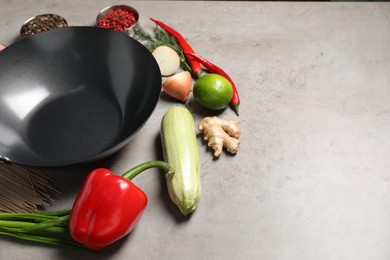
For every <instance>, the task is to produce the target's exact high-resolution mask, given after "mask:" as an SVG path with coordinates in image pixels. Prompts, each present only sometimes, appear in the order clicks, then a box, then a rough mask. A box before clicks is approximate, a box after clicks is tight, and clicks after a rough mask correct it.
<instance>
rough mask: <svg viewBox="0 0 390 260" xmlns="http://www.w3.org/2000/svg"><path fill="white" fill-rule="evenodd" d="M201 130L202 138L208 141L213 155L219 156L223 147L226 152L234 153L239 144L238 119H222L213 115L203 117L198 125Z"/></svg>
mask: <svg viewBox="0 0 390 260" xmlns="http://www.w3.org/2000/svg"><path fill="white" fill-rule="evenodd" d="M198 129H199V131H200V132H203V139H204V140H205V141H207V142H208V144H207V145H208V147H211V148H212V149H213V151H214V157H219V156H220V155H221V153H222V149H223V147H225V148H226V149H227V150H228V152H230V153H233V154H234V153H236V152H237V151H238V149H239V146H240V140H238V138H239V137H240V129H239V128H238V121H232V120H224V119H221V118H218V117H216V116H214V117H205V118H204V119H203V120H202V121H201V122H200V123H199V125H198Z"/></svg>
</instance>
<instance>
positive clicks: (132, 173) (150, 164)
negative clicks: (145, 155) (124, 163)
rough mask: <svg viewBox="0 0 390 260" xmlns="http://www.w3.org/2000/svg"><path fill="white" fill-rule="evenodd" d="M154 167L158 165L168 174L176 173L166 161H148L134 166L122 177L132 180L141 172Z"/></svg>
mask: <svg viewBox="0 0 390 260" xmlns="http://www.w3.org/2000/svg"><path fill="white" fill-rule="evenodd" d="M153 167H158V168H160V169H162V170H163V171H164V172H165V174H166V176H172V175H173V174H174V171H173V169H172V167H171V166H170V165H169V164H168V163H166V162H164V161H148V162H144V163H141V164H140V165H138V166H135V167H134V168H131V169H130V170H128V171H127V172H125V173H124V174H122V177H123V178H126V179H128V180H129V181H131V180H132V179H133V178H134V177H135V176H137V175H138V174H140V173H141V172H143V171H145V170H147V169H149V168H153Z"/></svg>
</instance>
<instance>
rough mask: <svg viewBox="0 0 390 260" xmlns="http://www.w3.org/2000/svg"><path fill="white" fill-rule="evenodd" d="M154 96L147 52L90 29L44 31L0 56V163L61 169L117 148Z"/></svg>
mask: <svg viewBox="0 0 390 260" xmlns="http://www.w3.org/2000/svg"><path fill="white" fill-rule="evenodd" d="M160 91H161V76H160V70H159V68H158V65H157V63H156V61H155V60H154V58H153V56H152V55H151V54H150V53H149V51H148V50H147V49H146V48H145V47H144V46H142V44H140V43H139V42H137V41H136V40H134V39H132V38H130V37H128V36H126V35H124V34H122V33H118V32H114V31H111V30H106V29H99V28H95V27H69V28H64V29H55V30H50V31H46V32H43V33H40V34H37V35H34V36H31V37H28V38H26V39H23V40H21V41H19V42H16V43H14V44H13V45H11V46H9V47H8V48H6V49H5V50H4V51H2V52H0V161H10V162H12V163H17V164H21V165H26V166H64V165H72V164H76V163H81V162H87V161H92V160H97V159H100V158H103V157H106V156H108V155H110V154H112V153H114V152H115V151H117V150H119V149H120V148H122V147H123V146H124V145H125V144H127V143H128V141H129V139H130V138H131V137H132V136H133V135H134V134H135V133H136V132H137V131H138V130H139V129H140V128H141V127H142V126H143V125H144V124H145V123H146V121H147V120H148V118H149V117H150V115H151V114H152V112H153V110H154V108H155V107H156V105H157V102H158V99H159V96H160Z"/></svg>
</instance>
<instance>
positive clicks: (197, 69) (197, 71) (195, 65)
mask: <svg viewBox="0 0 390 260" xmlns="http://www.w3.org/2000/svg"><path fill="white" fill-rule="evenodd" d="M150 20H151V21H153V22H155V23H156V24H157V25H158V26H160V27H161V28H162V29H164V30H165V31H166V32H167V33H168V34H170V35H171V36H173V38H175V40H176V41H177V44H179V46H180V48H181V49H182V50H183V52H184V55H185V57H186V59H187V60H188V62H189V63H190V66H191V69H192V73H193V74H194V75H196V76H197V77H198V78H199V77H200V76H201V74H202V66H201V65H200V63H199V62H198V61H196V60H194V59H193V58H192V57H191V56H189V55H186V54H185V52H194V50H193V49H192V47H191V46H190V44H189V43H188V42H187V41H186V40H185V39H184V37H183V36H182V35H181V34H180V33H179V32H178V31H176V30H175V29H173V28H172V27H170V26H168V25H166V24H164V23H163V22H161V21H158V20H156V19H153V18H150Z"/></svg>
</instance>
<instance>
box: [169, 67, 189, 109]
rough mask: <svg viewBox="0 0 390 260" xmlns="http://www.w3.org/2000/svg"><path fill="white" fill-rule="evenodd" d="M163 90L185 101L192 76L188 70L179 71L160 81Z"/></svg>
mask: <svg viewBox="0 0 390 260" xmlns="http://www.w3.org/2000/svg"><path fill="white" fill-rule="evenodd" d="M162 88H163V90H164V92H165V93H166V94H167V95H168V96H170V97H172V98H175V99H178V100H180V101H182V102H184V103H185V102H186V101H187V100H188V97H189V96H190V93H191V88H192V77H191V73H189V72H188V71H182V72H179V73H177V74H175V75H173V76H171V77H169V78H167V79H166V80H165V81H164V82H163V83H162Z"/></svg>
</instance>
